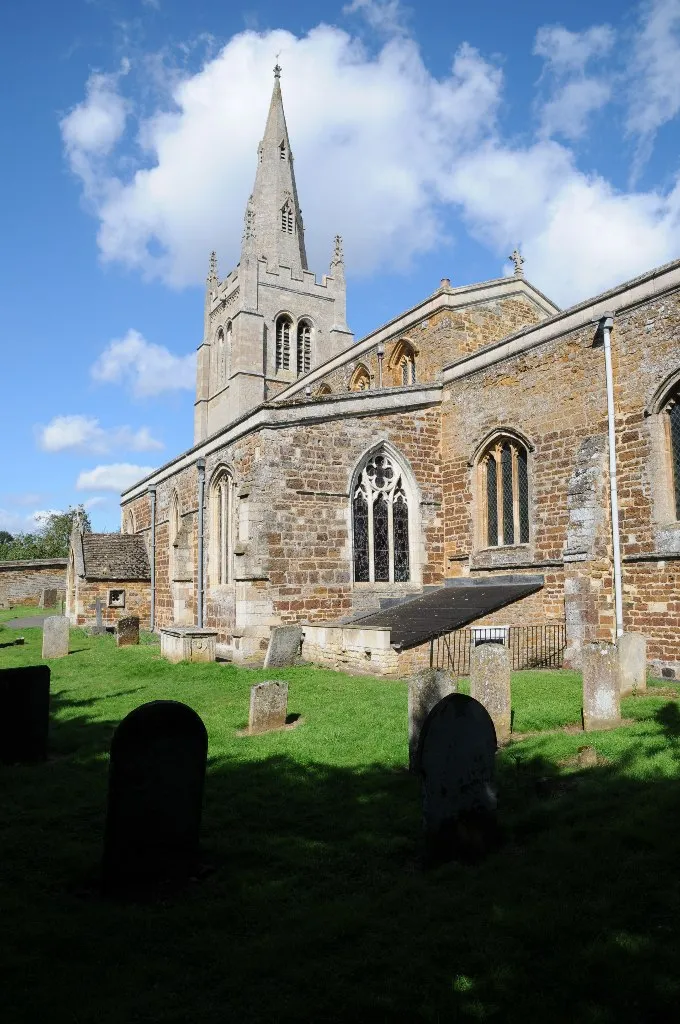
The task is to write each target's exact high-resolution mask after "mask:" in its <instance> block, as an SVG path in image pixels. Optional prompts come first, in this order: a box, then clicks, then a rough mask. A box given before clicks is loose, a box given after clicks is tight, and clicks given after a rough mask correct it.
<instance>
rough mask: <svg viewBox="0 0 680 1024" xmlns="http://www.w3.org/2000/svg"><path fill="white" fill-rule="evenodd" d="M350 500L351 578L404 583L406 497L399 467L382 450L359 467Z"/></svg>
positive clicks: (407, 573) (407, 545)
mask: <svg viewBox="0 0 680 1024" xmlns="http://www.w3.org/2000/svg"><path fill="white" fill-rule="evenodd" d="M352 502H353V503H352V515H353V532H354V579H355V582H357V583H369V582H370V583H407V582H408V581H409V579H410V571H411V568H410V543H409V509H408V497H407V492H406V488H405V486H404V482H403V479H402V474H401V470H400V469H399V467H398V466H397V465H396V464H395V463H394V462H393V461H392V459H391V458H390V457H389V456H388V455H386V454H385V453H384V452H380V453H379V454H377V455H374V456H372V457H371V458H370V459H369V460H368V461H367V462H366V464H365V465H364V467H363V468H362V470H361V473H360V474H359V477H358V480H357V482H356V485H355V489H354V494H353V497H352Z"/></svg>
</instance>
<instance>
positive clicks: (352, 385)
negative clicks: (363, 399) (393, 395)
mask: <svg viewBox="0 0 680 1024" xmlns="http://www.w3.org/2000/svg"><path fill="white" fill-rule="evenodd" d="M370 386H371V375H370V373H369V372H368V370H367V369H366V367H365V366H364V364H363V363H359V365H358V366H357V368H356V370H355V371H354V373H353V374H352V377H351V380H350V382H349V389H350V391H368V390H369V388H370Z"/></svg>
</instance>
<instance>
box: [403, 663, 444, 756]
mask: <svg viewBox="0 0 680 1024" xmlns="http://www.w3.org/2000/svg"><path fill="white" fill-rule="evenodd" d="M455 690H456V682H455V680H454V679H453V677H452V676H451V675H450V674H449V673H448V672H444V671H443V670H442V669H432V668H428V669H423V671H422V672H416V673H415V675H412V676H411V677H410V679H409V680H408V766H409V770H410V771H416V770H417V765H416V760H417V754H418V743H419V741H420V733H421V731H422V728H423V725H424V724H425V719H426V718H427V716H428V715H429V713H430V711H431V710H432V708H433V707H434V706H435V704H437V703H438V702H439V701H440V700H442V699H443V698H444V697H447V696H448V695H449V694H450V693H454V692H455Z"/></svg>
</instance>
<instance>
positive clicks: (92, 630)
mask: <svg viewBox="0 0 680 1024" xmlns="http://www.w3.org/2000/svg"><path fill="white" fill-rule="evenodd" d="M94 614H95V624H94V626H90V627H89V629H88V631H87V632H88V633H89V634H90V636H103V635H104V634H105V633H106V626H105V625H104V622H103V619H102V602H101V598H100V597H98V598H97V600H96V601H95V603H94Z"/></svg>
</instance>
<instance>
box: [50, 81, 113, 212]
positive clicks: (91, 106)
mask: <svg viewBox="0 0 680 1024" xmlns="http://www.w3.org/2000/svg"><path fill="white" fill-rule="evenodd" d="M128 70H129V64H128V63H127V61H125V62H123V65H122V66H121V70H120V72H118V73H114V74H101V73H99V72H93V73H92V74H91V75H90V77H89V78H88V80H87V84H86V86H85V99H84V100H83V101H82V103H78V104H77V105H76V106H75V107H74V108H73V109H72V110H71V111H70V112H69V113H68V114H67V115H66V116H65V117H63V118H62V119H61V121H60V124H59V127H60V128H61V135H62V139H63V141H64V147H65V150H66V155H67V157H68V160H69V163H70V165H71V169H72V170H73V172H74V173H75V174H77V175H78V177H79V178H81V179H82V181H83V184H84V186H85V192H86V195H88V196H89V197H90V198H92V199H95V198H96V197H97V196H98V194H99V193H100V191H101V190H102V189H103V190H104V191H105V192H106V191H107V190H108V189H109V188H110V187H112V186H113V185H115V182H114V181H110V180H109V179H108V175H107V174H106V172H105V171H104V166H103V161H104V159H105V158H106V157H107V156H109V154H110V153H111V152H112V150H113V149H114V147H115V145H116V143H117V142H118V141H119V140H120V138H121V137H122V135H123V133H124V131H125V125H126V121H127V117H128V113H129V111H130V104H129V103H128V101H127V100H126V99H124V97H123V96H121V95H120V93H119V91H118V84H119V80H120V77H121V75H125V74H127V72H128ZM100 198H101V197H100Z"/></svg>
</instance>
